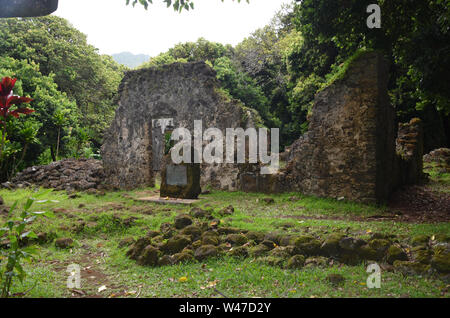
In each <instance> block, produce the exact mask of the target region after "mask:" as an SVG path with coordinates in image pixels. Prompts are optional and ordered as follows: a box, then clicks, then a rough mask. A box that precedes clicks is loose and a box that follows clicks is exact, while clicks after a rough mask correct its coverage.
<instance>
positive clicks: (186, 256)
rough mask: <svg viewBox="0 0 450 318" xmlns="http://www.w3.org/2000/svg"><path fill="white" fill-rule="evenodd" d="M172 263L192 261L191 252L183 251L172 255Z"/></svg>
mask: <svg viewBox="0 0 450 318" xmlns="http://www.w3.org/2000/svg"><path fill="white" fill-rule="evenodd" d="M172 261H173V264H180V263H186V262H192V261H194V255H192V253H189V252H186V251H183V252H182V253H176V254H174V255H173V256H172Z"/></svg>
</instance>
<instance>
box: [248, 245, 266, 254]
mask: <svg viewBox="0 0 450 318" xmlns="http://www.w3.org/2000/svg"><path fill="white" fill-rule="evenodd" d="M269 251H270V248H268V247H267V246H266V245H264V244H259V245H256V246H254V247H251V248H250V249H249V254H250V255H251V256H253V257H260V256H263V255H264V254H267V253H268V252H269Z"/></svg>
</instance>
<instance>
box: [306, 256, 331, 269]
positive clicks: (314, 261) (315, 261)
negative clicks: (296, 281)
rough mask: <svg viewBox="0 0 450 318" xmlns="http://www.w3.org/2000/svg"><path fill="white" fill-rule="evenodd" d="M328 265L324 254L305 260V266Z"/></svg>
mask: <svg viewBox="0 0 450 318" xmlns="http://www.w3.org/2000/svg"><path fill="white" fill-rule="evenodd" d="M316 266H317V267H328V258H326V257H324V256H316V257H308V258H307V259H306V260H305V267H316Z"/></svg>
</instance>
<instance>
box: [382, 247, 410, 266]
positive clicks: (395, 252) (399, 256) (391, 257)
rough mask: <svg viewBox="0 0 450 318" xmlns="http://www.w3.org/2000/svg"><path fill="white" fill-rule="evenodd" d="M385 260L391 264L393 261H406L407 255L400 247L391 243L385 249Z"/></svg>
mask: <svg viewBox="0 0 450 318" xmlns="http://www.w3.org/2000/svg"><path fill="white" fill-rule="evenodd" d="M386 260H387V262H388V263H389V264H391V265H392V264H394V262H395V261H407V260H408V255H406V253H405V251H404V250H403V249H401V248H400V247H398V246H396V245H391V246H390V247H389V249H388V251H387V255H386Z"/></svg>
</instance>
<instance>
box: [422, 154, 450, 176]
mask: <svg viewBox="0 0 450 318" xmlns="http://www.w3.org/2000/svg"><path fill="white" fill-rule="evenodd" d="M423 162H427V163H433V164H435V165H436V167H437V168H439V170H440V172H442V173H449V172H450V149H449V148H439V149H436V150H433V151H431V152H430V153H429V154H426V155H425V156H423Z"/></svg>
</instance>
